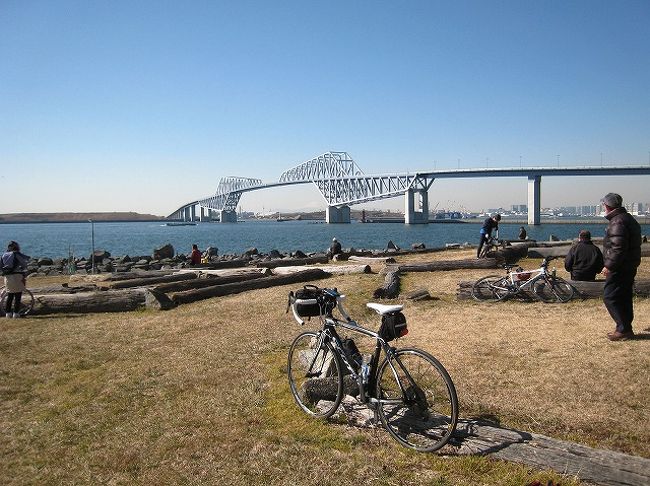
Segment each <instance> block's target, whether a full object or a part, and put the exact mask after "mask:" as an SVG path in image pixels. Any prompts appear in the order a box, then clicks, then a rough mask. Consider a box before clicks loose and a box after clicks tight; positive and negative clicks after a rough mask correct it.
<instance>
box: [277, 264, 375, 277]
mask: <svg viewBox="0 0 650 486" xmlns="http://www.w3.org/2000/svg"><path fill="white" fill-rule="evenodd" d="M304 270H323V271H325V272H327V273H331V274H332V275H348V274H353V273H370V272H371V270H370V265H363V264H356V265H318V266H317V267H312V266H305V267H277V268H274V269H273V273H274V274H275V275H290V274H292V273H296V272H302V271H304Z"/></svg>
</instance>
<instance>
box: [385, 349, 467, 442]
mask: <svg viewBox="0 0 650 486" xmlns="http://www.w3.org/2000/svg"><path fill="white" fill-rule="evenodd" d="M390 361H391V362H393V367H394V368H395V371H393V367H391V365H390V364H389V359H384V361H383V362H382V363H381V365H380V366H379V371H378V374H377V389H376V393H377V395H376V396H377V398H378V399H379V404H378V406H377V414H378V416H379V419H380V420H381V423H382V424H383V425H384V427H385V428H386V430H387V431H388V432H389V433H390V435H391V436H392V437H393V438H394V439H395V440H397V442H399V443H400V444H402V445H403V446H405V447H408V448H411V449H415V450H416V451H421V452H432V451H436V450H438V449H440V448H441V447H443V446H444V445H445V444H446V443H447V442H448V441H449V439H450V438H451V436H452V434H453V433H454V430H456V423H457V422H458V397H457V395H456V388H455V387H454V383H453V381H452V380H451V377H450V376H449V373H447V370H446V369H445V368H444V366H442V364H441V363H440V362H439V361H438V360H437V359H436V358H434V357H433V356H431V355H430V354H429V353H427V352H425V351H422V350H420V349H416V348H403V349H399V350H397V351H396V353H395V354H394V355H393V356H392V357H391V358H390ZM400 363H401V366H400ZM405 370H407V372H405ZM395 372H397V376H396V374H395ZM407 375H408V376H407ZM409 376H410V379H409ZM400 383H401V384H402V387H400ZM402 390H404V391H402Z"/></svg>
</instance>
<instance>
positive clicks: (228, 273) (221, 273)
mask: <svg viewBox="0 0 650 486" xmlns="http://www.w3.org/2000/svg"><path fill="white" fill-rule="evenodd" d="M195 272H196V270H188V269H181V270H179V271H178V272H177V273H195ZM260 273H261V274H262V275H271V270H269V269H268V268H257V267H241V268H223V269H217V270H210V269H207V270H201V271H200V272H199V275H200V276H201V277H203V276H211V277H232V276H237V275H252V274H255V275H257V274H260Z"/></svg>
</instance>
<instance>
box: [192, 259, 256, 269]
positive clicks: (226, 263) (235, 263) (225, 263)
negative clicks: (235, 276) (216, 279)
mask: <svg viewBox="0 0 650 486" xmlns="http://www.w3.org/2000/svg"><path fill="white" fill-rule="evenodd" d="M249 261H250V260H248V259H246V258H236V259H234V260H220V261H218V262H210V263H195V264H193V265H190V268H191V269H194V270H218V269H220V268H237V267H245V266H246V265H248V263H249Z"/></svg>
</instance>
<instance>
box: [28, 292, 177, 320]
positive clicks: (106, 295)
mask: <svg viewBox="0 0 650 486" xmlns="http://www.w3.org/2000/svg"><path fill="white" fill-rule="evenodd" d="M172 307H174V304H173V303H172V301H171V300H170V299H168V298H167V296H166V295H165V294H163V293H161V292H156V291H155V290H151V289H146V288H142V287H140V288H135V289H122V290H103V291H98V292H84V293H78V294H43V295H36V296H34V309H33V310H32V311H31V313H30V315H41V314H55V313H89V312H125V311H132V310H136V309H156V310H166V309H171V308H172Z"/></svg>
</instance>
